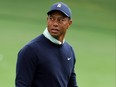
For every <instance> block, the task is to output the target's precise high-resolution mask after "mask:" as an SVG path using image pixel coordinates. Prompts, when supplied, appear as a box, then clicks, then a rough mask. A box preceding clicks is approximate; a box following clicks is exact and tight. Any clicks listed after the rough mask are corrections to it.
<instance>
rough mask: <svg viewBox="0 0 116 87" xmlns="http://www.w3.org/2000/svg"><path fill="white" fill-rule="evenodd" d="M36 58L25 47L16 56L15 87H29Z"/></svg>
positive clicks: (27, 47) (31, 51) (30, 50)
mask: <svg viewBox="0 0 116 87" xmlns="http://www.w3.org/2000/svg"><path fill="white" fill-rule="evenodd" d="M36 59H37V58H36V56H35V54H34V52H33V50H32V49H31V47H29V46H25V47H24V48H23V49H22V50H21V51H20V52H19V54H18V60H17V66H16V80H15V84H16V87H31V83H32V80H33V77H34V73H35V70H36V65H37V60H36Z"/></svg>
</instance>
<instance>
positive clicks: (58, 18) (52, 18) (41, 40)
mask: <svg viewBox="0 0 116 87" xmlns="http://www.w3.org/2000/svg"><path fill="white" fill-rule="evenodd" d="M47 14H48V17H47V28H46V29H45V31H44V32H43V34H41V35H40V36H38V37H37V38H35V39H34V40H32V41H31V42H30V43H28V44H27V45H26V46H25V47H23V48H22V49H21V50H20V52H19V54H18V60H17V67H16V83H15V84H16V87H78V86H77V83H76V74H75V71H74V65H75V55H74V51H73V49H72V47H71V46H70V45H69V44H68V43H67V42H66V41H65V39H64V37H65V34H66V31H67V29H68V28H69V26H70V25H71V24H72V20H71V10H70V8H69V7H68V6H67V5H66V4H64V3H62V2H58V3H55V4H54V5H53V6H52V7H51V9H50V10H49V11H48V12H47Z"/></svg>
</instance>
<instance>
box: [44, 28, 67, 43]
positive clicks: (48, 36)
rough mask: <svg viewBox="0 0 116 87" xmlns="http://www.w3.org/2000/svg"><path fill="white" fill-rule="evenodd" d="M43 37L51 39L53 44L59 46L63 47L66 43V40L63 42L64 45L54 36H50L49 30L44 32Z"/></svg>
mask: <svg viewBox="0 0 116 87" xmlns="http://www.w3.org/2000/svg"><path fill="white" fill-rule="evenodd" d="M43 35H44V36H45V37H46V38H47V39H49V40H50V41H51V42H53V43H55V44H58V45H62V44H63V43H64V42H65V39H64V40H63V43H62V42H61V41H59V40H57V39H56V38H54V37H53V36H51V35H50V33H49V32H48V29H47V28H46V29H45V30H44V32H43Z"/></svg>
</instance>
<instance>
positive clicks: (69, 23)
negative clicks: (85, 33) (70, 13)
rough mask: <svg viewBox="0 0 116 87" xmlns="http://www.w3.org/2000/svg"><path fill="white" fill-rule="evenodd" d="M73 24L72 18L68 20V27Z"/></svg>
mask: <svg viewBox="0 0 116 87" xmlns="http://www.w3.org/2000/svg"><path fill="white" fill-rule="evenodd" d="M71 24H72V20H71V19H70V20H69V21H68V28H69V27H70V25H71Z"/></svg>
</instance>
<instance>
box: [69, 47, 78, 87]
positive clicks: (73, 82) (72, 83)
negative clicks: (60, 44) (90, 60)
mask: <svg viewBox="0 0 116 87" xmlns="http://www.w3.org/2000/svg"><path fill="white" fill-rule="evenodd" d="M71 49H72V53H73V57H74V65H73V70H72V73H71V77H70V80H69V83H68V87H78V84H77V81H76V73H75V63H76V58H75V54H74V50H73V48H71Z"/></svg>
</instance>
